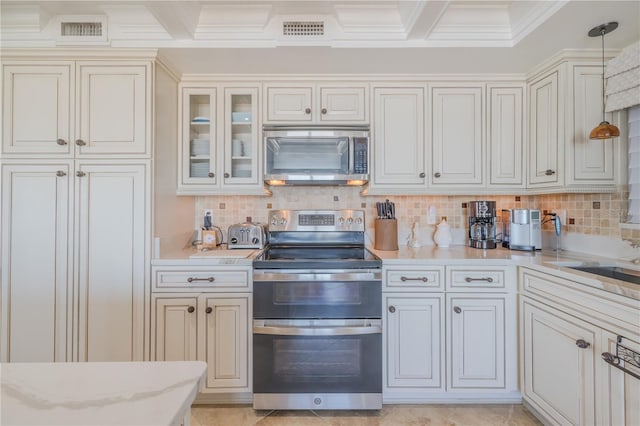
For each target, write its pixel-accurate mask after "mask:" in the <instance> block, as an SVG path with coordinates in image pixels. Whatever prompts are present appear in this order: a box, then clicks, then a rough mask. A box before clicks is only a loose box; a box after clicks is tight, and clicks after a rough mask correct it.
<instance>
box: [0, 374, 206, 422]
mask: <svg viewBox="0 0 640 426" xmlns="http://www.w3.org/2000/svg"><path fill="white" fill-rule="evenodd" d="M206 368H207V365H206V364H205V363H204V362H201V361H192V362H191V361H188V362H68V363H63V362H60V363H3V364H0V385H1V386H0V396H1V400H2V413H1V414H0V424H4V425H15V424H21V425H179V424H181V422H182V420H183V418H184V416H185V415H186V414H188V413H189V409H190V407H191V404H192V403H193V400H194V399H195V397H196V395H197V393H198V391H199V390H200V388H201V387H202V385H203V380H204V378H205V374H206Z"/></svg>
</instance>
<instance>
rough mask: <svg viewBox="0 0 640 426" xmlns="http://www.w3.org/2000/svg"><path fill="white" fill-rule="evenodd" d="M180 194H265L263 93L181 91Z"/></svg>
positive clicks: (246, 89)
mask: <svg viewBox="0 0 640 426" xmlns="http://www.w3.org/2000/svg"><path fill="white" fill-rule="evenodd" d="M180 93H181V101H180V108H181V110H180V120H181V131H180V134H181V149H180V152H179V155H180V158H179V165H180V167H179V169H180V170H179V178H178V180H179V182H178V190H177V192H178V194H185V195H198V194H202V195H207V194H225V193H233V194H255V195H264V194H265V191H264V186H263V185H262V178H261V163H260V158H261V150H260V143H259V129H260V119H259V112H258V93H259V88H258V87H255V86H242V85H237V86H236V85H234V86H231V85H221V84H218V85H211V86H209V87H205V85H198V86H197V87H195V86H192V85H184V86H182V87H181V92H180Z"/></svg>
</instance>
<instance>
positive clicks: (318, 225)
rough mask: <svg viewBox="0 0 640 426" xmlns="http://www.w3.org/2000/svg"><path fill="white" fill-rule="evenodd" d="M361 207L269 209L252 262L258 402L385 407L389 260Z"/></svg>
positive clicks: (258, 406)
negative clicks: (374, 244) (376, 249)
mask: <svg viewBox="0 0 640 426" xmlns="http://www.w3.org/2000/svg"><path fill="white" fill-rule="evenodd" d="M364 233H365V223H364V212H363V211H360V210H339V211H333V210H332V211H328V210H313V211H311V210H277V211H271V212H269V238H268V240H269V245H268V246H267V248H266V249H265V250H264V252H263V253H262V254H261V255H260V256H259V257H257V258H256V259H255V260H254V263H253V265H254V268H253V269H254V273H253V282H254V285H253V291H254V293H253V318H254V321H253V407H254V408H255V409H380V408H381V407H382V321H381V314H382V273H381V266H382V262H381V260H380V258H378V257H377V256H375V255H374V254H372V253H371V252H370V251H369V250H367V249H366V248H365V244H364Z"/></svg>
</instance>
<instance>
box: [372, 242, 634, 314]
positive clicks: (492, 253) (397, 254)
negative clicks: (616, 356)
mask: <svg viewBox="0 0 640 426" xmlns="http://www.w3.org/2000/svg"><path fill="white" fill-rule="evenodd" d="M370 250H371V251H372V252H373V253H375V254H376V255H377V256H378V257H380V258H381V259H382V262H383V266H393V265H398V266H400V265H412V264H416V265H417V264H419V265H443V264H446V265H479V266H480V265H496V266H509V265H519V266H527V267H530V268H532V269H536V270H539V271H541V272H545V273H550V274H553V275H556V276H558V277H560V278H564V279H568V280H573V281H578V282H580V283H581V284H584V285H588V286H590V287H593V288H597V289H601V290H604V291H608V292H610V293H615V294H619V295H621V296H625V297H629V298H632V299H635V300H640V285H638V284H633V283H628V282H625V281H620V280H616V279H613V278H607V277H602V276H599V275H595V274H590V273H588V272H582V271H577V270H575V269H569V268H567V266H571V265H581V264H583V263H593V262H596V263H598V264H601V265H616V266H621V267H624V268H628V269H635V270H640V268H639V267H638V265H634V264H633V263H631V262H624V261H621V260H614V259H608V258H604V257H596V256H591V255H584V254H580V253H572V252H564V251H560V252H556V251H550V250H549V251H546V250H543V251H537V252H529V251H516V250H509V249H506V248H502V247H498V248H496V249H490V250H482V249H474V248H471V247H467V246H450V247H446V248H441V247H437V246H424V247H420V248H411V247H406V246H405V247H399V249H398V250H396V251H385V250H375V249H370ZM639 307H640V306H639Z"/></svg>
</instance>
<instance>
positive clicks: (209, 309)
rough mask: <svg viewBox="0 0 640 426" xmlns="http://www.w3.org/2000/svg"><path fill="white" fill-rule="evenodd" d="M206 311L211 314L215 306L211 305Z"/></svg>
mask: <svg viewBox="0 0 640 426" xmlns="http://www.w3.org/2000/svg"><path fill="white" fill-rule="evenodd" d="M205 312H206V313H208V314H210V313H211V312H213V308H212V307H211V306H209V307H208V308H207V309H206V310H205Z"/></svg>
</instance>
